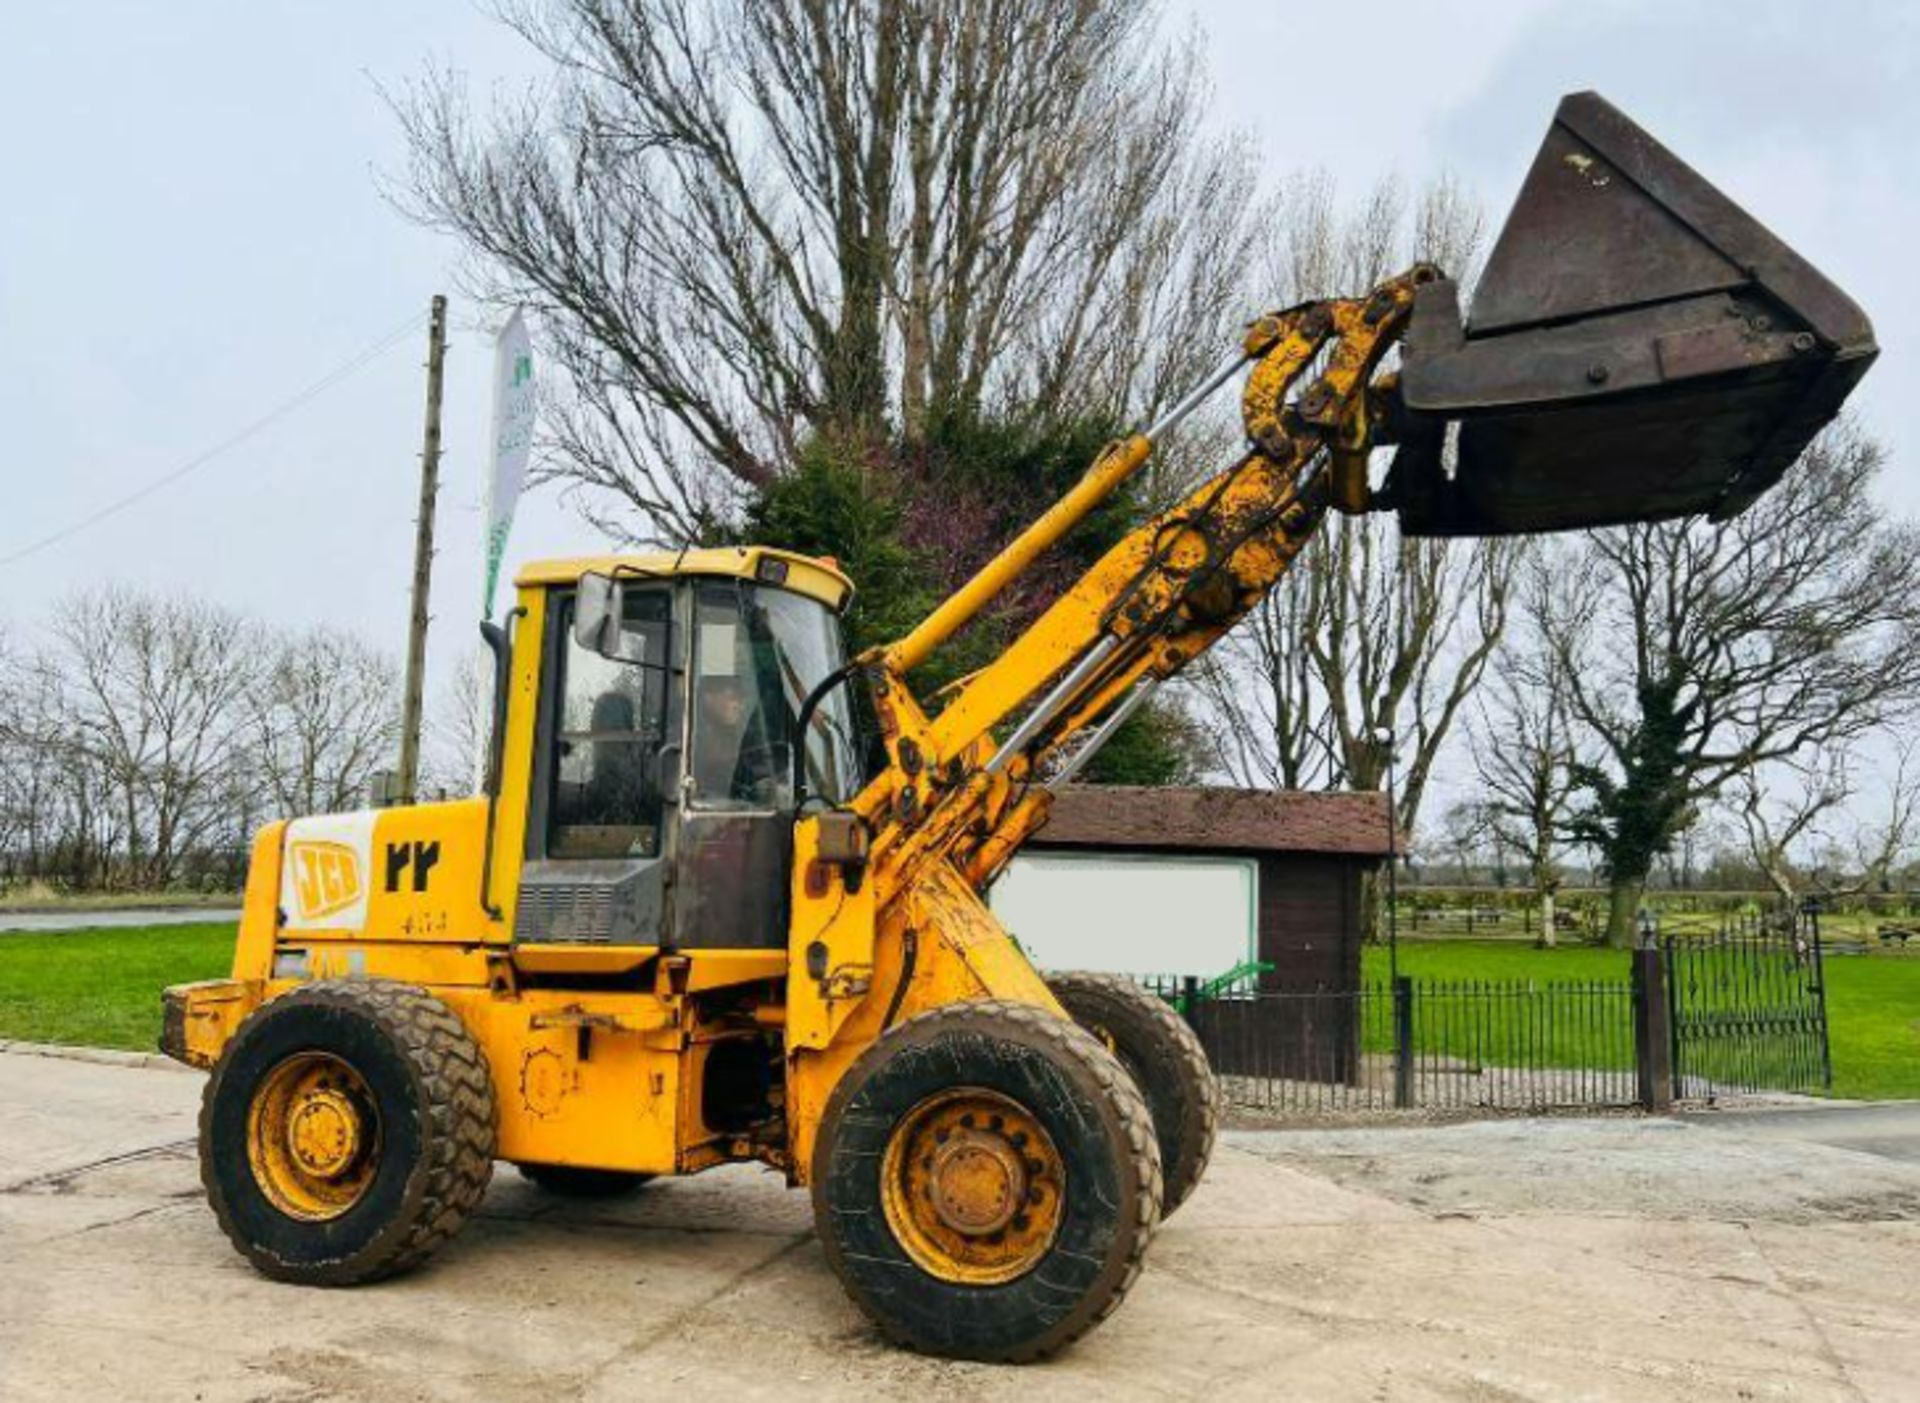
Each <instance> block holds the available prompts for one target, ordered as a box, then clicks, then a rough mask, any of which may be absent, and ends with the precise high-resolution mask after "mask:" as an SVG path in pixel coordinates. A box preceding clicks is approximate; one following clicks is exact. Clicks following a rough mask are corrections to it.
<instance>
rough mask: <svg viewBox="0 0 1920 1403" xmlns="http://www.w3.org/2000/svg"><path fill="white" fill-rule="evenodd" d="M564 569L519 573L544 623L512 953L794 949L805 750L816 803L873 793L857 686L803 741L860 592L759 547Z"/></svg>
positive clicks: (819, 565) (826, 572)
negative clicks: (858, 739)
mask: <svg viewBox="0 0 1920 1403" xmlns="http://www.w3.org/2000/svg"><path fill="white" fill-rule="evenodd" d="M566 565H567V563H565V562H560V563H556V564H555V565H554V566H551V567H530V569H529V571H528V572H527V573H526V574H525V575H523V576H522V583H523V584H529V583H534V582H536V581H534V580H530V579H529V576H533V577H536V579H537V580H538V582H539V583H543V584H544V587H545V589H546V609H545V611H544V616H545V619H546V627H545V628H544V629H543V631H542V633H543V637H542V647H541V659H540V663H541V674H540V675H541V685H540V691H539V696H540V704H539V708H538V711H537V714H536V717H535V730H534V749H533V757H532V774H531V776H530V779H531V786H530V791H529V792H530V795H531V803H530V805H529V812H528V823H527V832H526V850H525V865H524V867H523V869H522V875H521V882H520V891H519V901H518V904H517V907H516V911H515V917H514V939H515V941H516V942H537V943H543V944H544V943H578V944H589V945H634V946H652V947H660V948H675V949H780V948H784V946H785V944H786V935H787V910H786V907H787V871H788V864H789V857H790V850H791V841H792V829H793V818H794V774H795V758H796V755H795V752H796V750H799V749H804V765H805V782H806V794H807V798H808V801H809V802H810V803H811V802H813V801H814V800H815V799H818V800H821V801H824V802H826V803H830V804H838V803H841V802H844V801H845V800H847V799H850V798H851V797H852V796H853V794H854V793H855V791H856V790H857V789H858V788H859V785H860V782H861V774H860V766H859V749H858V747H857V745H856V744H855V742H854V736H853V722H852V717H851V713H850V711H849V708H848V705H847V700H846V692H845V689H834V690H833V691H832V692H831V694H830V695H828V696H827V697H826V698H825V699H823V700H822V702H821V703H820V704H819V705H818V706H817V707H816V708H815V710H814V712H813V714H812V716H811V718H810V720H809V723H808V726H807V736H806V738H805V744H804V747H802V743H801V738H800V736H799V734H798V724H799V714H800V710H801V707H802V704H803V703H804V701H805V700H806V698H807V695H808V694H809V693H810V692H811V691H812V690H813V689H814V687H815V686H817V685H818V684H819V683H820V682H821V681H822V680H823V679H825V678H826V677H827V676H828V675H829V674H831V673H832V672H834V671H835V670H836V669H837V668H839V667H840V666H841V664H842V662H843V661H844V652H843V648H842V644H841V637H840V620H839V614H840V611H841V610H842V609H844V607H845V605H846V602H847V599H848V598H849V597H850V595H851V593H852V590H851V586H850V585H849V584H848V583H847V581H846V579H845V577H844V576H841V575H840V574H839V572H838V571H837V570H834V569H832V568H831V567H830V566H828V565H827V564H826V563H824V562H821V561H816V560H811V559H809V558H807V557H804V556H792V555H788V554H787V553H785V552H780V551H769V550H760V549H750V550H718V551H690V552H686V553H685V554H684V555H682V556H661V557H638V558H633V557H629V558H621V559H614V560H608V561H605V562H590V563H587V565H588V567H589V568H580V567H579V566H578V565H576V567H575V568H573V569H571V570H569V569H567V568H566ZM549 575H551V576H553V577H554V578H552V579H551V580H546V579H544V578H539V577H545V576H549Z"/></svg>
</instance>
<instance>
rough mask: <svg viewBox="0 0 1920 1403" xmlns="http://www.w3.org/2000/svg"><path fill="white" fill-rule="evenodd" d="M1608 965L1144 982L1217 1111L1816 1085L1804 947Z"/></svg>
mask: <svg viewBox="0 0 1920 1403" xmlns="http://www.w3.org/2000/svg"><path fill="white" fill-rule="evenodd" d="M1622 963H1623V965H1624V966H1625V968H1623V970H1622V975H1623V977H1622V978H1621V979H1619V980H1617V981H1616V980H1598V981H1595V980H1579V981H1548V980H1493V979H1480V980H1459V979H1429V978H1410V977H1407V976H1401V977H1400V978H1398V979H1394V980H1374V981H1367V982H1363V983H1362V984H1360V985H1359V986H1357V987H1355V988H1351V989H1325V988H1320V989H1311V990H1299V989H1283V988H1274V987H1271V986H1270V985H1269V984H1268V983H1265V982H1263V981H1262V980H1261V979H1260V978H1259V977H1258V976H1248V977H1245V978H1240V979H1235V980H1232V981H1230V982H1227V983H1224V984H1222V983H1219V982H1216V983H1215V984H1213V985H1211V986H1206V985H1202V984H1201V983H1200V982H1199V981H1197V980H1193V979H1166V978H1161V979H1153V980H1147V981H1145V982H1146V983H1147V984H1148V985H1149V987H1151V988H1153V989H1154V990H1155V991H1156V992H1158V993H1159V994H1160V995H1161V996H1162V997H1163V998H1166V999H1168V1000H1169V1001H1171V1002H1172V1003H1173V1004H1174V1005H1175V1006H1176V1007H1177V1008H1179V1009H1180V1010H1181V1012H1182V1013H1183V1015H1184V1016H1185V1017H1186V1018H1187V1020H1188V1022H1189V1023H1190V1024H1191V1025H1192V1026H1193V1028H1194V1030H1195V1031H1196V1032H1197V1033H1198V1034H1199V1035H1200V1041H1201V1043H1202V1044H1203V1045H1204V1046H1205V1048H1206V1050H1207V1056H1208V1057H1209V1059H1211V1061H1212V1063H1213V1068H1214V1072H1215V1073H1216V1075H1218V1076H1219V1078H1220V1081H1221V1086H1222V1088H1223V1090H1224V1092H1225V1094H1226V1097H1227V1100H1228V1102H1229V1104H1231V1105H1233V1106H1234V1107H1236V1108H1239V1109H1241V1110H1245V1111H1251V1112H1256V1113H1261V1114H1270V1115H1277V1116H1291V1115H1299V1116H1309V1117H1311V1116H1318V1115H1340V1114H1344V1113H1350V1112H1371V1111H1393V1110H1413V1109H1427V1110H1442V1111H1472V1110H1493V1111H1545V1110H1553V1109H1557V1108H1562V1107H1580V1106H1590V1107H1609V1106H1632V1105H1642V1106H1649V1107H1653V1108H1656V1109H1659V1108H1664V1107H1665V1106H1666V1105H1668V1104H1670V1103H1671V1101H1672V1100H1673V1098H1674V1096H1675V1095H1676V1094H1677V1095H1679V1096H1682V1097H1691V1098H1709V1097H1713V1096H1717V1095H1723V1094H1726V1093H1729V1092H1733V1091H1757V1090H1763V1089H1767V1090H1784V1091H1819V1090H1822V1089H1824V1088H1825V1087H1826V1086H1827V1085H1828V1084H1829V1083H1830V1074H1829V1066H1828V1059H1827V1036H1826V1010H1825V1002H1824V992H1823V989H1822V986H1821V981H1820V973H1819V971H1820V954H1819V946H1818V941H1817V938H1816V939H1815V940H1814V941H1813V943H1812V944H1811V945H1808V944H1806V942H1804V941H1797V940H1795V939H1785V938H1771V937H1758V936H1754V937H1719V938H1715V939H1713V940H1703V941H1669V942H1668V943H1667V944H1666V945H1665V947H1664V948H1662V949H1643V950H1637V951H1634V952H1632V953H1631V955H1630V956H1629V955H1625V954H1623V955H1622Z"/></svg>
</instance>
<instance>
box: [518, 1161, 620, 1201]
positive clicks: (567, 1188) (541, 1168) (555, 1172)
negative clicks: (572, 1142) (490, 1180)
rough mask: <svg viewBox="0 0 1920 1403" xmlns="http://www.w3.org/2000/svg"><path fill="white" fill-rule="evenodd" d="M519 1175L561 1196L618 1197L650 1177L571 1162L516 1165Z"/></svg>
mask: <svg viewBox="0 0 1920 1403" xmlns="http://www.w3.org/2000/svg"><path fill="white" fill-rule="evenodd" d="M514 1168H515V1169H518V1170H519V1171H520V1177H521V1178H523V1179H525V1180H527V1181H528V1182H529V1183H531V1184H532V1185H533V1186H534V1187H535V1188H537V1189H539V1190H540V1191H541V1192H543V1193H550V1194H555V1195H557V1196H558V1197H560V1198H619V1197H620V1196H621V1195H623V1194H630V1193H632V1192H633V1191H634V1190H635V1189H637V1188H639V1187H640V1186H641V1185H642V1184H646V1183H650V1182H652V1180H653V1175H651V1174H636V1173H633V1172H631V1171H629V1170H624V1169H583V1168H581V1167H580V1166H578V1165H573V1164H516V1165H515V1166H514Z"/></svg>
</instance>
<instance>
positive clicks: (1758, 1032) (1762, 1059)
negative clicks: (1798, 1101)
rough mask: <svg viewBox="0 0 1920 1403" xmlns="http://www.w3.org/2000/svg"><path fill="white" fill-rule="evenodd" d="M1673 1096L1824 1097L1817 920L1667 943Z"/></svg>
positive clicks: (1823, 996)
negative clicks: (1784, 1094) (1816, 1094)
mask: <svg viewBox="0 0 1920 1403" xmlns="http://www.w3.org/2000/svg"><path fill="white" fill-rule="evenodd" d="M1666 967H1667V999H1668V1005H1669V1010H1670V1016H1671V1019H1672V1028H1673V1073H1674V1081H1675V1090H1676V1091H1677V1092H1678V1094H1679V1095H1680V1096H1681V1097H1682V1098H1685V1099H1702V1098H1711V1097H1714V1096H1718V1095H1722V1094H1725V1093H1728V1092H1741V1091H1798V1092H1824V1091H1828V1090H1831V1089H1832V1086H1833V1058H1832V1053H1831V1050H1830V1048H1829V1046H1828V1042H1827V989H1826V980H1825V978H1824V976H1823V975H1822V972H1821V956H1820V928H1819V919H1818V917H1817V916H1816V915H1814V914H1813V913H1812V912H1807V913H1803V914H1802V915H1801V916H1800V917H1799V919H1798V920H1797V921H1796V922H1795V923H1793V925H1792V926H1791V927H1790V928H1789V929H1786V930H1782V931H1780V932H1778V933H1775V934H1721V935H1717V936H1712V937H1707V938H1686V937H1674V938H1669V939H1668V940H1667V942H1666Z"/></svg>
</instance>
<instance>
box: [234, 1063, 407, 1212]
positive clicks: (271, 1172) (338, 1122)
mask: <svg viewBox="0 0 1920 1403" xmlns="http://www.w3.org/2000/svg"><path fill="white" fill-rule="evenodd" d="M374 1106H375V1102H374V1099H373V1094H372V1092H370V1091H369V1090H368V1089H367V1083H366V1080H365V1078H363V1077H362V1076H361V1075H360V1073H359V1072H358V1071H357V1070H356V1069H355V1068H354V1067H353V1066H352V1064H351V1063H349V1062H347V1061H346V1060H345V1059H344V1058H341V1057H336V1056H335V1055H333V1054H332V1053H329V1052H297V1053H295V1054H293V1055H292V1056H291V1057H288V1058H287V1059H285V1060H284V1061H283V1062H281V1063H280V1064H279V1065H278V1066H276V1067H275V1068H274V1069H273V1070H272V1071H270V1072H268V1073H267V1075H266V1076H265V1077H263V1078H261V1080H260V1084H259V1086H258V1087H257V1088H256V1089H255V1091H254V1093H253V1098H252V1100H251V1101H250V1102H249V1104H248V1106H247V1159H248V1163H249V1165H250V1166H251V1168H252V1170H253V1180H254V1183H256V1184H257V1185H259V1187H260V1192H261V1193H262V1194H263V1195H265V1197H266V1199H267V1201H268V1202H269V1203H271V1204H272V1205H273V1206H274V1207H275V1208H277V1209H279V1210H280V1211H281V1212H282V1213H284V1214H286V1215H287V1216H288V1217H289V1218H298V1219H301V1220H302V1221H304V1222H325V1221H327V1220H329V1219H333V1218H338V1217H340V1216H341V1215H342V1214H343V1213H345V1212H347V1210H348V1209H350V1208H352V1207H353V1206H354V1205H355V1204H356V1203H358V1202H359V1201H360V1200H361V1198H362V1197H363V1196H365V1194H366V1192H367V1190H368V1189H369V1188H370V1187H372V1185H373V1180H374V1176H375V1173H376V1171H377V1170H378V1169H379V1167H380V1122H379V1117H378V1114H377V1113H376V1111H375V1109H374Z"/></svg>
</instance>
